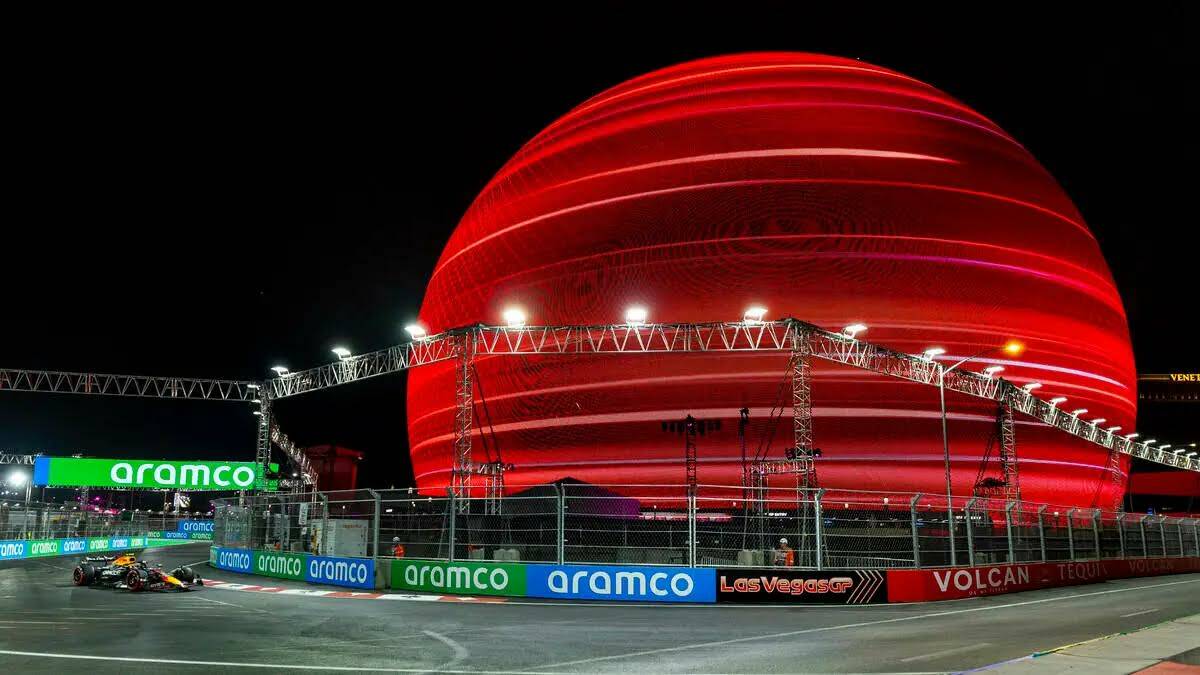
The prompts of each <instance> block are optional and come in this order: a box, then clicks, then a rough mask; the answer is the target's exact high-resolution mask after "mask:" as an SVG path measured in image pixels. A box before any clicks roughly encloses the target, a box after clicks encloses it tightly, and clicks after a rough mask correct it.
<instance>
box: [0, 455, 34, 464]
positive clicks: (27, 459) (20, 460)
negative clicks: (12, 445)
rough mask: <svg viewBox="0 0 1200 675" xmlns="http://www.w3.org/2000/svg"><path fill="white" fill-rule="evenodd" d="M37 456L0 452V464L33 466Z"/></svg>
mask: <svg viewBox="0 0 1200 675" xmlns="http://www.w3.org/2000/svg"><path fill="white" fill-rule="evenodd" d="M37 458H38V456H37V455H26V454H21V453H9V452H0V464H24V465H27V466H33V462H34V460H36V459H37Z"/></svg>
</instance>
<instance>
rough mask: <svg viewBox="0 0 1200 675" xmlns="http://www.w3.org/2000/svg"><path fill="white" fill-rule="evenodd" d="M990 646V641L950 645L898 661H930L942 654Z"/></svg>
mask: <svg viewBox="0 0 1200 675" xmlns="http://www.w3.org/2000/svg"><path fill="white" fill-rule="evenodd" d="M991 646H992V643H990V642H977V643H975V644H973V645H965V646H962V647H952V648H950V649H943V650H941V651H940V652H929V653H928V654H921V655H920V656H910V657H908V658H907V659H900V663H908V662H910V661H932V660H933V659H937V658H941V657H943V656H950V655H951V654H962V653H965V652H973V651H975V650H976V649H983V648H984V647H991Z"/></svg>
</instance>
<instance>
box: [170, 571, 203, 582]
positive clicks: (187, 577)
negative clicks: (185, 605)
mask: <svg viewBox="0 0 1200 675" xmlns="http://www.w3.org/2000/svg"><path fill="white" fill-rule="evenodd" d="M171 576H173V577H175V578H176V579H179V580H180V581H186V582H187V583H189V584H190V583H192V582H194V581H196V580H197V579H199V578H200V576H199V575H198V574H196V573H195V572H193V571H192V570H191V569H190V568H187V567H176V568H175V569H173V570H171Z"/></svg>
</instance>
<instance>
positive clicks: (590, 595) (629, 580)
mask: <svg viewBox="0 0 1200 675" xmlns="http://www.w3.org/2000/svg"><path fill="white" fill-rule="evenodd" d="M525 574H526V577H525V579H526V581H525V594H526V595H528V596H529V597H533V598H558V599H570V600H621V601H625V602H628V601H635V602H715V601H716V599H717V591H716V587H717V577H716V571H715V570H713V569H710V568H687V567H642V566H635V565H628V566H620V567H615V566H604V565H528V566H526V572H525Z"/></svg>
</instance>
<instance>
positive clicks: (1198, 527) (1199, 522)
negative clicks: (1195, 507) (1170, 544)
mask: <svg viewBox="0 0 1200 675" xmlns="http://www.w3.org/2000/svg"><path fill="white" fill-rule="evenodd" d="M1192 540H1193V541H1192V543H1194V544H1195V545H1196V548H1194V549H1192V551H1193V552H1194V553H1195V554H1196V555H1198V556H1200V518H1198V519H1196V520H1193V521H1192Z"/></svg>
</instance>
